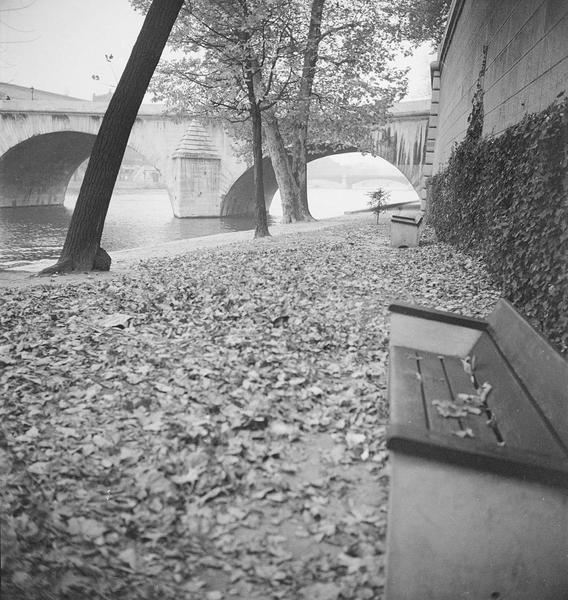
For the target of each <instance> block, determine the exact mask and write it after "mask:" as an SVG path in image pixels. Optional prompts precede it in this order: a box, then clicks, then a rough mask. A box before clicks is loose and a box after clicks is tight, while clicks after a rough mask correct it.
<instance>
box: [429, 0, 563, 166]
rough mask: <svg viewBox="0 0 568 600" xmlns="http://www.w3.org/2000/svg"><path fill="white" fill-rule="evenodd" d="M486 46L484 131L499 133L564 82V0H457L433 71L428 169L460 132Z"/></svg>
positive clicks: (460, 136)
mask: <svg viewBox="0 0 568 600" xmlns="http://www.w3.org/2000/svg"><path fill="white" fill-rule="evenodd" d="M484 46H487V62H486V72H485V78H484V86H483V87H484V90H485V99H484V100H485V102H484V107H485V122H484V128H483V133H484V135H498V134H499V133H500V132H502V131H503V130H504V129H506V128H507V127H509V126H510V125H513V124H514V123H517V122H518V121H520V120H521V119H522V118H523V116H524V115H525V114H526V113H529V112H539V111H541V110H543V109H544V108H546V107H547V106H548V105H549V104H551V103H552V102H553V101H554V100H555V98H556V97H557V95H558V94H560V93H561V92H565V91H566V90H568V2H567V1H566V0H455V1H454V3H453V5H452V10H451V15H450V20H449V23H448V28H447V30H446V35H445V38H444V41H443V42H442V45H441V47H440V51H439V54H438V65H436V66H437V69H436V70H437V71H438V73H435V77H433V82H435V83H436V84H437V83H438V78H437V77H438V76H439V88H440V91H439V99H438V94H437V93H436V92H434V94H433V100H435V101H436V111H437V116H438V119H437V130H436V141H435V144H434V148H433V151H432V154H431V157H430V158H431V162H432V167H433V172H437V171H438V170H440V169H441V168H443V166H444V165H445V163H446V161H447V159H448V157H449V155H450V152H451V150H452V146H453V145H454V143H455V142H459V141H460V140H461V139H463V137H464V135H465V132H466V130H467V118H468V116H469V114H470V112H471V100H472V97H473V94H474V92H475V86H476V82H477V78H478V75H479V71H480V69H481V65H482V60H483V49H484ZM434 96H435V98H434ZM429 137H430V136H429ZM427 162H428V161H427Z"/></svg>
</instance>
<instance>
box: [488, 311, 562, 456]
mask: <svg viewBox="0 0 568 600" xmlns="http://www.w3.org/2000/svg"><path fill="white" fill-rule="evenodd" d="M487 321H488V323H489V324H490V326H491V336H492V337H493V338H494V339H495V342H496V343H497V344H498V346H499V348H500V349H501V350H502V352H503V354H504V355H505V356H506V358H507V360H508V361H509V362H510V363H511V364H512V365H513V367H514V369H515V371H516V373H517V375H518V377H519V378H520V379H521V381H522V382H523V385H524V386H526V388H527V390H528V391H529V393H530V394H531V396H533V397H534V398H536V399H539V398H542V402H540V403H539V407H540V410H541V411H542V413H543V414H544V415H546V417H547V418H548V420H549V421H550V422H551V423H553V424H554V425H555V429H556V431H557V433H558V435H559V436H560V437H561V438H562V440H563V443H564V446H565V447H566V448H568V362H567V361H566V360H564V359H563V358H562V357H561V356H560V355H559V354H558V353H557V352H556V351H555V350H554V348H553V347H552V346H551V345H550V344H549V343H548V341H547V340H546V339H545V338H544V337H543V336H542V335H541V334H540V333H539V332H537V331H536V330H535V329H534V328H533V327H532V326H531V325H530V323H528V322H527V321H526V320H525V319H524V318H523V317H522V316H521V315H520V314H519V313H518V312H517V311H515V309H514V308H513V307H512V306H511V304H510V303H509V302H507V301H506V300H500V301H499V302H498V303H497V306H496V308H495V310H494V311H493V312H492V313H491V314H490V315H489V316H488V318H487Z"/></svg>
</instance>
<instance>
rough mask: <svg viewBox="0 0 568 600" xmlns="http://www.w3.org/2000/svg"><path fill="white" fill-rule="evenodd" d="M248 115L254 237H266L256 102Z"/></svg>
mask: <svg viewBox="0 0 568 600" xmlns="http://www.w3.org/2000/svg"><path fill="white" fill-rule="evenodd" d="M250 116H251V121H252V144H253V155H254V168H253V172H254V204H255V214H256V228H255V230H254V237H255V238H258V237H266V236H269V235H270V232H269V231H268V218H267V215H266V203H265V200H264V173H263V168H262V163H263V158H264V157H263V156H262V116H261V112H260V108H259V106H258V102H255V103H254V104H253V105H252V106H251V110H250Z"/></svg>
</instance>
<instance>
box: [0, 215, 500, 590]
mask: <svg viewBox="0 0 568 600" xmlns="http://www.w3.org/2000/svg"><path fill="white" fill-rule="evenodd" d="M497 297H498V293H497V290H495V289H494V288H492V287H491V284H490V282H489V279H488V276H487V275H486V273H485V272H484V270H483V269H482V267H481V265H480V264H479V263H477V262H476V261H474V260H472V259H471V258H467V257H465V256H463V255H461V254H459V253H457V252H456V251H455V250H454V249H452V248H450V247H449V246H446V245H443V244H438V243H434V242H433V241H432V240H431V239H429V236H428V235H427V236H426V239H425V241H423V243H422V245H421V246H420V247H419V248H412V249H404V250H402V249H393V248H390V247H389V245H388V225H387V224H380V225H379V226H378V227H377V225H375V224H373V223H371V222H370V221H361V220H359V221H357V222H346V223H345V224H342V225H338V226H335V227H331V228H328V229H324V230H320V231H317V232H311V233H303V234H290V235H286V236H282V237H277V238H274V239H268V240H260V241H255V242H253V241H250V242H246V243H240V244H234V245H231V246H226V247H223V248H217V249H212V250H211V249H206V250H203V249H202V250H197V251H193V252H191V253H188V254H186V255H183V256H179V257H176V258H168V259H154V260H151V261H147V262H145V263H142V264H141V265H140V266H139V267H137V268H136V269H133V271H132V272H131V273H130V274H128V275H116V276H115V277H112V278H109V279H106V280H99V281H94V280H93V281H89V280H85V281H83V282H80V283H68V284H64V285H61V284H55V285H52V284H51V283H49V284H45V285H35V286H31V287H27V288H24V289H12V290H3V291H2V297H1V298H2V299H1V316H0V336H1V337H0V389H1V390H2V399H1V402H0V423H1V425H0V494H1V497H0V501H1V505H0V514H1V525H2V548H1V557H2V592H3V596H2V597H5V598H7V599H8V598H10V599H20V598H22V599H25V600H27V599H36V598H37V599H44V598H45V599H52V598H57V599H59V598H69V599H79V598H80V599H85V598H100V599H115V598H120V599H132V600H135V599H136V600H140V599H145V598H150V599H153V598H156V599H164V600H168V599H176V600H178V599H184V600H191V599H199V600H202V599H203V600H222V599H224V598H238V599H243V600H245V599H269V598H286V599H296V598H299V599H301V598H306V599H310V600H340V599H371V598H372V599H377V598H381V597H382V590H383V583H384V575H385V571H384V568H385V533H386V525H387V524H386V517H387V498H388V481H389V471H388V456H387V452H386V450H385V427H386V424H387V419H388V406H387V398H386V369H387V361H388V318H387V306H388V304H389V302H391V301H404V302H415V303H418V304H422V305H426V306H429V307H432V308H439V309H442V310H454V311H456V312H459V313H462V314H467V315H472V316H484V315H486V314H487V313H488V312H490V310H491V309H492V307H493V305H494V304H495V302H496V300H497Z"/></svg>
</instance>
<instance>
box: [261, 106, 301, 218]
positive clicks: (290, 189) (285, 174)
mask: <svg viewBox="0 0 568 600" xmlns="http://www.w3.org/2000/svg"><path fill="white" fill-rule="evenodd" d="M264 116H265V119H264V124H265V127H264V132H265V134H266V143H267V146H268V153H269V154H270V160H271V161H272V167H273V168H274V174H275V175H276V181H277V183H278V189H279V190H280V199H281V201H282V222H283V223H296V222H297V221H300V220H301V219H300V215H299V212H298V186H297V183H296V180H295V178H294V174H293V172H292V165H291V162H290V156H289V154H288V151H287V149H286V146H285V144H284V140H283V139H282V135H281V134H280V128H279V126H278V120H277V119H276V117H275V116H274V115H273V114H271V113H270V111H265V112H264Z"/></svg>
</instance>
